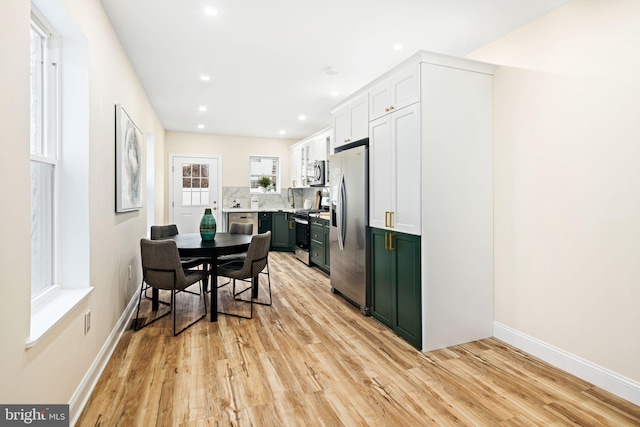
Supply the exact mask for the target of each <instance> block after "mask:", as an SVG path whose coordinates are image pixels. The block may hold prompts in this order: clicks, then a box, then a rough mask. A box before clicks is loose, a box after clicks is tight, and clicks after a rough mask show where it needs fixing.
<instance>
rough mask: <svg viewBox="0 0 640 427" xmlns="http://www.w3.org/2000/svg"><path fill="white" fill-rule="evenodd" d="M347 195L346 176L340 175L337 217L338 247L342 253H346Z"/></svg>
mask: <svg viewBox="0 0 640 427" xmlns="http://www.w3.org/2000/svg"><path fill="white" fill-rule="evenodd" d="M346 199H347V195H346V188H345V185H344V174H341V175H340V186H339V190H338V204H337V207H338V212H337V214H338V215H336V222H337V226H338V247H339V248H340V250H341V251H344V239H345V227H344V226H345V222H346V221H345V218H344V215H345V203H346Z"/></svg>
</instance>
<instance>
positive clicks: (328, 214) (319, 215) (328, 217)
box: [309, 212, 331, 221]
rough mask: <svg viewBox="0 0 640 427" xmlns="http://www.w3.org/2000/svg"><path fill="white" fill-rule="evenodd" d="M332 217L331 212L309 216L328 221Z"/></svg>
mask: <svg viewBox="0 0 640 427" xmlns="http://www.w3.org/2000/svg"><path fill="white" fill-rule="evenodd" d="M330 215H331V214H330V213H329V212H320V213H313V214H309V216H310V217H312V218H321V219H326V220H327V221H328V220H329V219H330V218H331V216H330Z"/></svg>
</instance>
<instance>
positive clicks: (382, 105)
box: [369, 80, 391, 121]
mask: <svg viewBox="0 0 640 427" xmlns="http://www.w3.org/2000/svg"><path fill="white" fill-rule="evenodd" d="M389 89H390V86H389V81H388V80H385V81H383V82H382V83H380V84H378V85H377V86H375V87H373V88H371V90H369V120H371V121H373V120H375V119H377V118H379V117H382V116H384V115H385V114H389V105H391V94H390V93H389Z"/></svg>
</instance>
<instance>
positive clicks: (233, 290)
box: [212, 279, 253, 319]
mask: <svg viewBox="0 0 640 427" xmlns="http://www.w3.org/2000/svg"><path fill="white" fill-rule="evenodd" d="M238 280H241V279H238ZM231 281H232V282H233V288H232V290H231V295H232V296H233V300H234V301H242V302H246V303H248V304H249V316H243V315H241V314H237V313H228V312H225V311H218V314H226V315H227V316H232V317H239V318H241V319H253V302H252V301H251V300H249V301H247V300H243V299H241V298H236V296H237V295H238V294H241V293H242V292H244V291H241V292H239V293H236V292H235V290H236V279H232V280H230V282H231ZM248 289H251V287H249V288H248ZM245 290H246V289H245ZM212 310H213V308H212Z"/></svg>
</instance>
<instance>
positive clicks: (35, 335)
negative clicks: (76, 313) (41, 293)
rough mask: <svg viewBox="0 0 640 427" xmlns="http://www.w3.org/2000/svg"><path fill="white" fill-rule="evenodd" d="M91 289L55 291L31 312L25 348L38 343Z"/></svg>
mask: <svg viewBox="0 0 640 427" xmlns="http://www.w3.org/2000/svg"><path fill="white" fill-rule="evenodd" d="M92 291H93V287H88V288H82V289H65V290H60V291H57V292H56V293H55V295H53V296H52V297H51V299H50V300H48V301H47V302H46V303H43V304H42V305H40V306H39V307H38V308H37V309H35V310H34V311H33V312H32V313H31V331H30V332H29V338H27V342H26V343H25V347H26V348H31V347H33V346H35V345H36V344H38V343H39V342H40V340H41V339H42V338H44V336H45V335H47V333H49V332H50V331H51V330H52V329H53V328H54V327H55V326H56V325H57V324H58V323H60V321H61V320H62V319H64V318H65V317H66V316H67V315H68V314H69V313H71V311H72V310H73V309H74V308H75V307H76V306H78V304H80V303H81V302H82V301H83V300H84V299H85V298H87V296H89V294H90V293H91V292H92Z"/></svg>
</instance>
